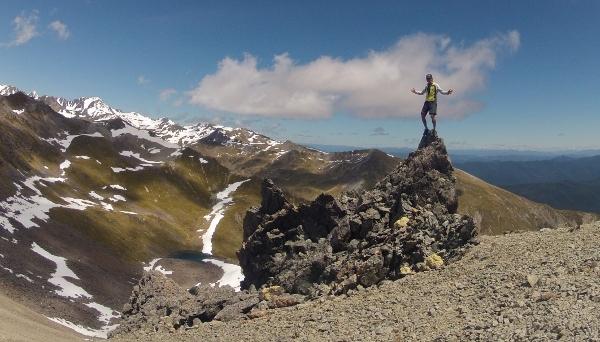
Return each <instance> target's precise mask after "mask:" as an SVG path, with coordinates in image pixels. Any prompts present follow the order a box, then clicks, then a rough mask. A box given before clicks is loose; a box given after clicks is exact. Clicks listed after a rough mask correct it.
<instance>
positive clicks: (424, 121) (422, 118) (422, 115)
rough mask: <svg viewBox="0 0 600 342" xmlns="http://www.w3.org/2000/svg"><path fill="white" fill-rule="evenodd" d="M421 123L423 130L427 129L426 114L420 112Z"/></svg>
mask: <svg viewBox="0 0 600 342" xmlns="http://www.w3.org/2000/svg"><path fill="white" fill-rule="evenodd" d="M421 121H423V126H425V129H427V112H421Z"/></svg>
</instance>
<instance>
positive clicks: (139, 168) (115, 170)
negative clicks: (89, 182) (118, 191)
mask: <svg viewBox="0 0 600 342" xmlns="http://www.w3.org/2000/svg"><path fill="white" fill-rule="evenodd" d="M143 169H144V167H143V166H136V167H126V168H122V167H112V166H111V170H112V171H113V172H114V173H121V172H125V171H132V172H135V171H141V170H143Z"/></svg>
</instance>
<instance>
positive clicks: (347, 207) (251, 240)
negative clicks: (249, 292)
mask: <svg viewBox="0 0 600 342" xmlns="http://www.w3.org/2000/svg"><path fill="white" fill-rule="evenodd" d="M452 171H453V168H452V165H451V163H450V160H449V159H448V154H447V152H446V147H445V146H444V143H443V141H442V139H440V138H439V137H438V136H437V135H436V134H435V133H429V134H427V135H424V136H423V138H422V140H421V142H420V144H419V148H418V149H417V150H416V151H415V152H413V153H411V154H410V155H409V156H408V158H407V159H406V160H405V161H404V162H402V163H401V164H400V165H399V166H398V168H397V169H395V170H394V171H393V172H392V173H390V174H389V175H388V176H386V177H385V178H384V179H383V180H381V181H380V182H379V183H378V184H377V185H376V186H375V188H374V189H372V190H369V191H364V192H361V193H346V194H343V195H342V196H340V197H339V198H334V197H332V196H330V195H326V194H322V195H320V196H319V197H318V198H316V199H315V200H314V201H313V202H311V203H307V204H301V205H299V206H294V205H292V204H291V203H290V202H288V201H287V200H286V198H285V196H284V194H283V192H282V191H281V190H280V189H279V188H278V187H277V186H275V184H273V182H272V181H270V180H268V179H267V180H265V181H264V182H263V185H262V196H263V198H262V203H261V206H260V207H259V208H252V209H250V210H249V211H248V212H247V214H246V217H245V219H244V243H243V246H242V248H241V249H240V251H239V252H238V257H239V261H240V266H241V267H242V269H243V271H244V275H245V279H244V281H243V283H242V287H243V288H249V287H251V286H255V287H256V288H260V287H263V286H273V285H278V286H281V287H282V288H283V289H284V290H285V291H287V292H289V293H298V294H303V295H308V296H311V297H314V296H318V295H321V294H330V293H333V294H340V293H346V292H348V291H350V290H353V289H356V288H359V286H361V287H368V286H371V285H374V284H377V283H379V282H380V281H382V280H384V279H397V278H399V277H402V276H404V275H405V274H409V273H411V272H412V271H422V270H427V269H429V268H430V266H431V265H432V263H430V262H426V260H433V259H435V260H436V263H435V265H439V264H440V263H441V264H443V262H444V260H445V261H448V260H451V259H453V258H456V257H458V256H460V255H461V254H462V252H463V250H464V249H465V247H466V246H468V245H469V243H470V242H471V241H472V239H473V237H474V236H475V235H476V234H477V229H476V227H475V224H474V223H473V220H472V219H471V218H470V217H468V216H463V215H459V214H456V209H457V205H458V202H457V193H456V189H455V178H454V176H453V175H452ZM434 254H435V257H433V259H432V255H434ZM436 267H437V266H436ZM408 270H410V272H407V271H408Z"/></svg>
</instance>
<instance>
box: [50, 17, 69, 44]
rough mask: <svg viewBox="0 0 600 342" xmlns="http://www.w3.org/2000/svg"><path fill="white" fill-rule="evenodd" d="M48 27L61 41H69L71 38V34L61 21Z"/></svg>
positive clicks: (56, 21) (54, 22)
mask: <svg viewBox="0 0 600 342" xmlns="http://www.w3.org/2000/svg"><path fill="white" fill-rule="evenodd" d="M48 27H49V28H50V29H51V30H53V31H54V32H56V35H57V36H58V38H59V39H61V40H67V39H68V38H69V36H71V32H70V31H69V28H68V27H67V25H66V24H65V23H63V22H62V21H60V20H55V21H53V22H51V23H50V25H48Z"/></svg>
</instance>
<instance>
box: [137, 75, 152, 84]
mask: <svg viewBox="0 0 600 342" xmlns="http://www.w3.org/2000/svg"><path fill="white" fill-rule="evenodd" d="M148 83H150V80H149V79H147V78H146V76H144V75H139V76H138V78H137V84H139V85H144V84H148Z"/></svg>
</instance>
